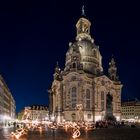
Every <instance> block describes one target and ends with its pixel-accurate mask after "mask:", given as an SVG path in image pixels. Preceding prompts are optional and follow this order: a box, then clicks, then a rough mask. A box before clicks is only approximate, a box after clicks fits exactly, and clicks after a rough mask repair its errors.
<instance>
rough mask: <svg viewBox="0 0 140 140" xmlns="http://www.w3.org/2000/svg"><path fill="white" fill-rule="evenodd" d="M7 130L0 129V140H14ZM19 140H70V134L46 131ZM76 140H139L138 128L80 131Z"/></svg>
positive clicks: (29, 134) (33, 133) (61, 131)
mask: <svg viewBox="0 0 140 140" xmlns="http://www.w3.org/2000/svg"><path fill="white" fill-rule="evenodd" d="M11 131H13V130H12V129H9V128H4V129H0V140H16V139H14V138H11V136H10V133H11ZM19 140H72V137H71V134H70V133H66V132H65V131H63V130H57V131H56V130H54V131H53V130H47V131H43V132H42V133H40V132H38V131H36V132H32V131H30V132H28V135H26V136H23V137H21V138H20V139H19ZM76 140H140V128H112V129H111V128H107V129H96V130H94V131H88V132H87V133H86V132H85V131H81V136H80V137H79V138H77V139H76Z"/></svg>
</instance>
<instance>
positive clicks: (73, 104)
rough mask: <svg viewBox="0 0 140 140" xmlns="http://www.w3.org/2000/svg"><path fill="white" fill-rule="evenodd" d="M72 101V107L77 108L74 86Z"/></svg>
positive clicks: (74, 88)
mask: <svg viewBox="0 0 140 140" xmlns="http://www.w3.org/2000/svg"><path fill="white" fill-rule="evenodd" d="M71 102H72V108H75V107H76V103H77V95H76V87H73V88H72V89H71Z"/></svg>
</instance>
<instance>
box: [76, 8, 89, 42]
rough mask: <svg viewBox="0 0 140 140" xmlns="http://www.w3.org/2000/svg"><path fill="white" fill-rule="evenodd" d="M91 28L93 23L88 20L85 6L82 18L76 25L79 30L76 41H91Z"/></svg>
mask: <svg viewBox="0 0 140 140" xmlns="http://www.w3.org/2000/svg"><path fill="white" fill-rule="evenodd" d="M90 26H91V23H90V21H89V20H88V19H87V18H86V15H85V10H84V6H83V7H82V17H81V18H80V19H79V20H78V22H77V24H76V28H77V36H76V40H81V39H85V38H87V39H89V40H90V39H91V36H90Z"/></svg>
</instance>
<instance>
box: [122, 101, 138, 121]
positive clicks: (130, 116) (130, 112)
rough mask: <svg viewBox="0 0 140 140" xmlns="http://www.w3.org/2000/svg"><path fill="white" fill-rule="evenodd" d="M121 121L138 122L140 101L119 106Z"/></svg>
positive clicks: (123, 103)
mask: <svg viewBox="0 0 140 140" xmlns="http://www.w3.org/2000/svg"><path fill="white" fill-rule="evenodd" d="M121 114H122V120H126V121H139V120H140V101H138V100H131V101H126V102H122V104H121Z"/></svg>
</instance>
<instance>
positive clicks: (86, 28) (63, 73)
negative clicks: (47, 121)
mask: <svg viewBox="0 0 140 140" xmlns="http://www.w3.org/2000/svg"><path fill="white" fill-rule="evenodd" d="M90 26H91V22H90V21H89V19H88V18H87V17H86V15H85V12H84V9H82V16H81V17H80V19H79V20H78V22H77V23H76V31H77V35H76V38H75V41H74V42H70V43H69V47H68V51H67V53H66V60H65V68H64V69H63V70H61V69H60V67H59V65H58V63H57V65H56V68H55V73H54V81H53V82H52V86H51V88H50V89H49V90H48V91H49V96H50V115H51V117H52V118H55V120H56V121H58V122H61V121H64V120H66V121H80V120H84V121H98V120H103V119H115V118H116V119H117V120H120V117H121V89H122V84H121V82H120V80H119V78H118V75H117V67H116V63H115V60H114V58H113V57H112V59H111V61H110V63H109V68H108V74H107V75H105V74H104V70H103V66H102V55H101V53H100V50H99V46H97V45H96V44H95V41H94V39H93V38H92V36H91V34H90ZM58 55H59V53H58Z"/></svg>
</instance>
